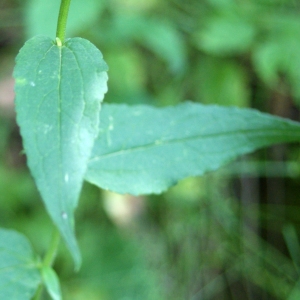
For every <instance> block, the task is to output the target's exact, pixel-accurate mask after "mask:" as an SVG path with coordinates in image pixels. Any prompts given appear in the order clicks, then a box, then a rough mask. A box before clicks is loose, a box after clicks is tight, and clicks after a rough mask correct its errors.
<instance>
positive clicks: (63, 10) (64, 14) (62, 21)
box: [56, 0, 71, 43]
mask: <svg viewBox="0 0 300 300" xmlns="http://www.w3.org/2000/svg"><path fill="white" fill-rule="evenodd" d="M70 3H71V0H61V3H60V9H59V15H58V20H57V29H56V37H57V38H59V39H60V41H61V43H63V42H64V40H65V35H66V26H67V19H68V13H69V7H70Z"/></svg>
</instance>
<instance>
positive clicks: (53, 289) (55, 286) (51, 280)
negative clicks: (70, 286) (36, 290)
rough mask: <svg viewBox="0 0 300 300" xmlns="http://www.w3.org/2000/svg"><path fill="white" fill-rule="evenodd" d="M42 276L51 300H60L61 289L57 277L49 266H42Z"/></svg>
mask: <svg viewBox="0 0 300 300" xmlns="http://www.w3.org/2000/svg"><path fill="white" fill-rule="evenodd" d="M42 276H43V281H44V283H45V286H46V288H47V291H48V293H49V295H50V296H51V298H52V299H53V300H61V299H62V296H61V290H60V283H59V279H58V277H57V275H56V273H55V271H54V270H53V269H52V268H51V267H43V268H42Z"/></svg>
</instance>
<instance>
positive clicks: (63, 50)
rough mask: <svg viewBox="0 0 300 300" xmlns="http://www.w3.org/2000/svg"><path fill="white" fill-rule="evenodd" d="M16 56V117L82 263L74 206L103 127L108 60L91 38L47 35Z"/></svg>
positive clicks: (32, 164)
mask: <svg viewBox="0 0 300 300" xmlns="http://www.w3.org/2000/svg"><path fill="white" fill-rule="evenodd" d="M16 61H17V64H16V67H15V70H14V77H15V80H16V85H15V92H16V111H17V121H18V124H19V126H20V128H21V135H22V138H23V143H24V148H25V152H26V155H27V159H28V166H29V168H30V171H31V173H32V175H33V177H34V179H35V182H36V184H37V187H38V189H39V191H40V193H41V195H42V198H43V201H44V203H45V205H46V207H47V210H48V213H49V214H50V216H51V217H52V220H53V221H54V223H55V224H56V226H58V228H59V230H60V232H61V234H62V236H63V237H64V239H65V241H66V243H67V246H68V248H69V250H70V252H71V254H72V255H73V258H74V261H75V264H76V266H77V267H78V266H79V264H80V253H79V249H78V246H77V242H76V238H75V235H74V210H75V208H76V206H77V202H78V197H79V194H80V190H81V186H82V181H83V176H84V173H85V170H86V166H87V162H88V159H89V157H90V153H91V150H92V147H93V144H94V139H95V137H96V136H97V134H98V130H99V129H98V123H99V112H100V105H101V100H102V99H103V97H104V93H105V92H106V91H107V84H106V81H107V74H106V71H107V65H106V63H105V62H104V61H103V59H102V54H101V52H100V51H99V50H98V49H97V48H96V47H95V46H94V45H93V44H91V43H90V42H89V41H87V40H84V39H80V38H74V39H69V40H67V42H66V43H64V44H63V45H62V46H61V47H59V46H57V45H56V44H54V42H53V41H52V40H51V39H50V38H48V37H44V36H37V37H34V38H32V39H30V40H29V41H27V43H26V44H25V45H24V47H23V48H22V49H21V51H20V53H19V54H18V56H17V59H16Z"/></svg>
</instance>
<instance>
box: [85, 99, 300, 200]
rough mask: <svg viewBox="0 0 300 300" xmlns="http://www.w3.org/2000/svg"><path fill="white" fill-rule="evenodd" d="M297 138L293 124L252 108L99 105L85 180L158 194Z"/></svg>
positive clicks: (298, 129)
mask: <svg viewBox="0 0 300 300" xmlns="http://www.w3.org/2000/svg"><path fill="white" fill-rule="evenodd" d="M299 140H300V124H299V123H296V122H292V121H289V120H286V119H282V118H278V117H274V116H271V115H268V114H264V113H260V112H258V111H255V110H252V109H238V108H234V107H230V108H228V107H221V106H205V105H201V104H195V103H189V102H187V103H184V104H181V105H178V106H176V107H167V108H152V107H149V106H142V105H140V106H132V107H130V106H126V105H105V106H104V108H103V110H102V112H101V128H100V134H99V136H98V138H97V140H96V142H95V146H94V149H93V153H92V156H91V159H90V162H89V167H88V171H87V174H86V176H85V179H86V180H87V181H89V182H91V183H94V184H96V185H98V186H100V187H102V188H104V189H109V190H112V191H115V192H118V193H129V194H134V195H138V194H149V193H160V192H162V191H164V190H166V189H167V188H168V187H170V186H171V185H173V184H175V183H176V182H178V181H179V180H180V179H183V178H186V177H189V176H197V175H202V174H204V173H205V172H208V171H212V170H216V169H218V168H219V167H220V166H222V165H224V164H225V163H227V162H228V161H230V160H232V159H234V158H235V157H237V156H239V155H242V154H245V153H249V152H251V151H253V150H255V149H258V148H261V147H264V146H268V145H272V144H275V143H280V142H292V141H299Z"/></svg>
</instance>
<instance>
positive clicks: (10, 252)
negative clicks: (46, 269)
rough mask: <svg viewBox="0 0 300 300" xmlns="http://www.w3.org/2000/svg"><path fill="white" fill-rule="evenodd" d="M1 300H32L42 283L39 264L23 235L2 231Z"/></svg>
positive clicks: (0, 234) (0, 262)
mask: <svg viewBox="0 0 300 300" xmlns="http://www.w3.org/2000/svg"><path fill="white" fill-rule="evenodd" d="M0 254H1V255H0V295H1V299H11V300H30V299H31V298H32V296H33V295H34V293H35V291H36V290H37V288H38V285H39V284H40V282H41V276H40V272H39V270H38V267H37V265H38V262H37V261H36V260H35V258H34V255H33V251H32V249H31V245H30V244H29V242H28V240H27V238H26V237H25V236H23V235H22V234H20V233H18V232H16V231H13V230H8V229H0Z"/></svg>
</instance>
